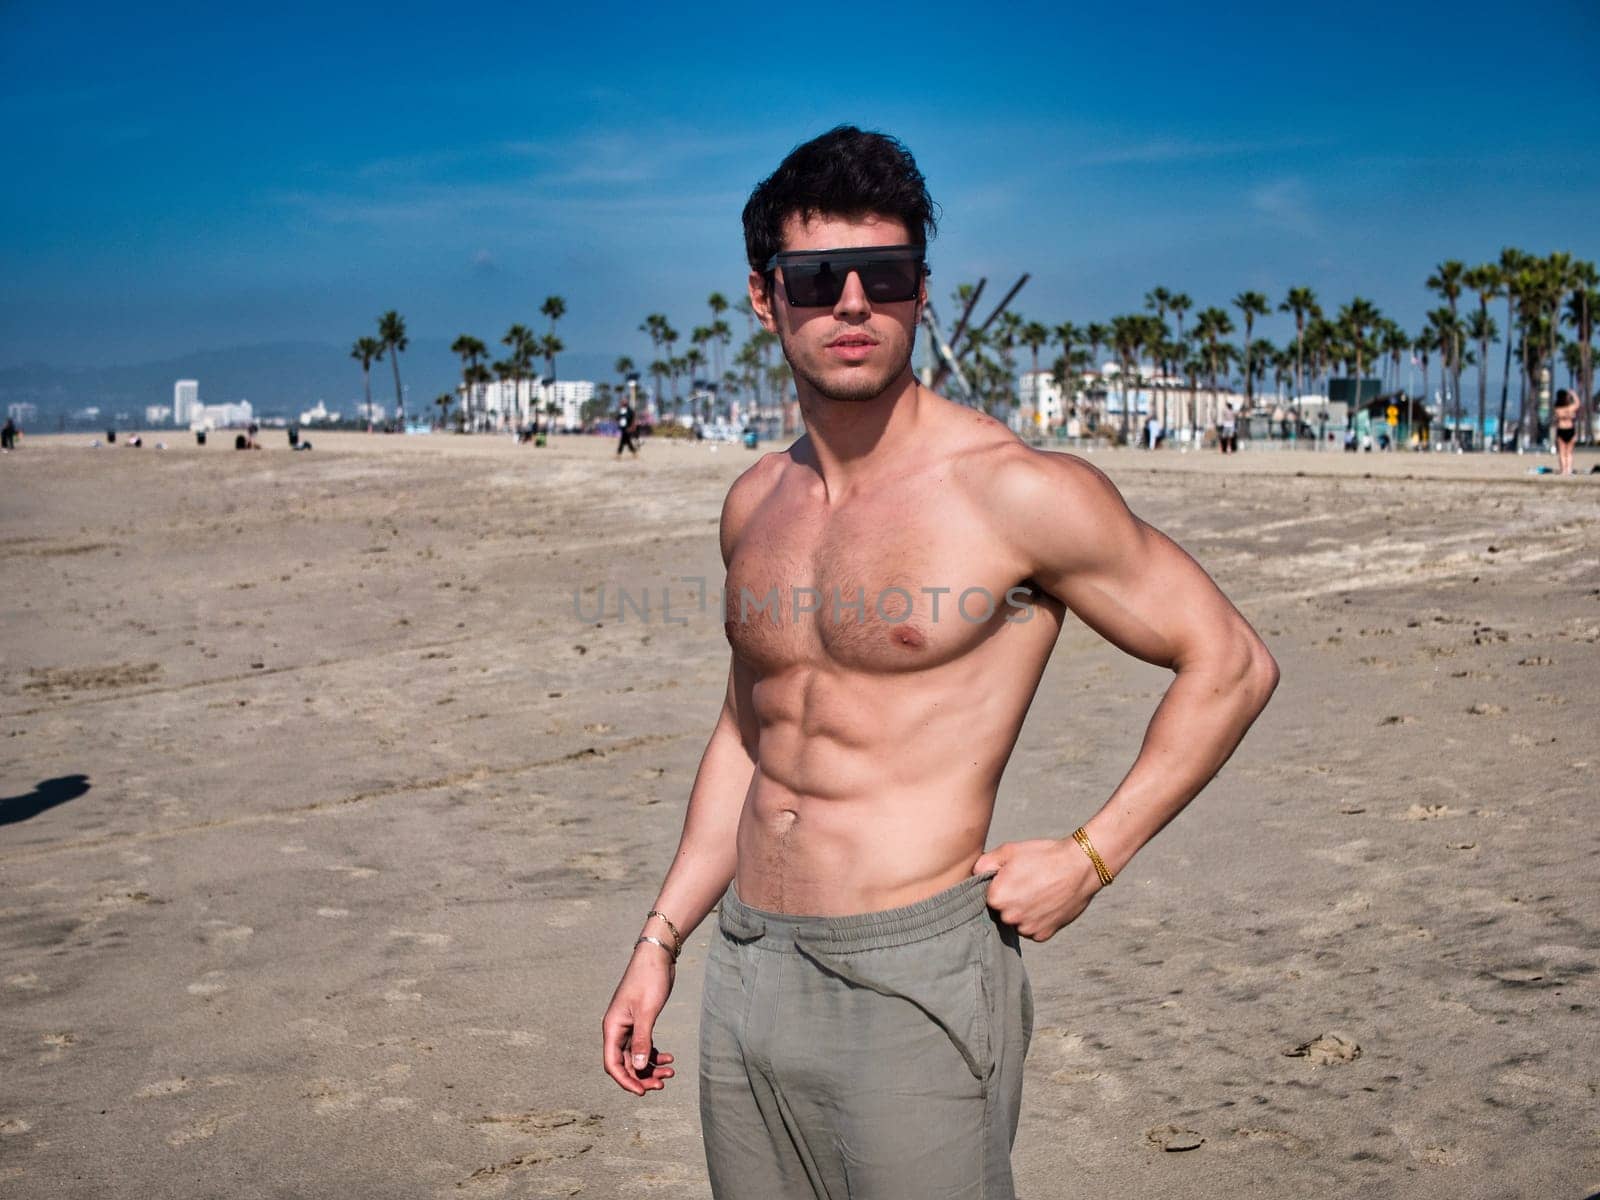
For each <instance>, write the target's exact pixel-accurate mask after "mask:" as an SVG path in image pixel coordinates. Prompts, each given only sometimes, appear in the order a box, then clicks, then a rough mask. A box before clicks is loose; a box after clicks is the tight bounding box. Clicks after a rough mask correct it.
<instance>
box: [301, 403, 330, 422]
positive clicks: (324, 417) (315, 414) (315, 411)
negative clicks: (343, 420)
mask: <svg viewBox="0 0 1600 1200" xmlns="http://www.w3.org/2000/svg"><path fill="white" fill-rule="evenodd" d="M338 419H339V414H338V413H336V412H332V411H330V410H329V408H328V406H327V405H326V404H324V403H323V402H322V401H321V400H318V401H317V403H316V405H315V406H314V407H312V408H308V409H306V411H305V412H303V413H301V414H300V424H302V425H332V424H333V423H334V422H335V421H337V420H338Z"/></svg>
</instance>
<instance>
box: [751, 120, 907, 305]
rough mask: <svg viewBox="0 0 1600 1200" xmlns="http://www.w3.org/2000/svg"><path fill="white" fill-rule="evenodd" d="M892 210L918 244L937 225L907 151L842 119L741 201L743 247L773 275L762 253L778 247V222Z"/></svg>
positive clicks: (756, 265)
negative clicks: (742, 206) (746, 198)
mask: <svg viewBox="0 0 1600 1200" xmlns="http://www.w3.org/2000/svg"><path fill="white" fill-rule="evenodd" d="M869 213H870V214H872V215H873V216H880V217H894V218H895V219H897V220H899V221H900V222H901V223H902V224H903V225H905V227H906V229H907V230H908V231H909V232H910V234H911V240H912V242H913V243H914V244H916V245H918V246H926V245H927V244H928V239H929V238H930V237H932V236H933V233H934V230H935V229H936V228H937V226H938V217H937V216H936V215H935V206H934V203H933V199H932V198H931V197H930V196H929V195H928V184H927V181H926V180H925V179H923V177H922V172H921V171H919V170H918V169H917V161H916V159H914V158H912V157H911V151H909V150H907V149H906V148H905V146H904V145H903V144H902V143H901V142H900V141H899V139H897V138H893V137H890V136H889V135H888V134H885V133H871V132H864V131H863V130H860V129H857V128H856V127H855V126H854V125H840V126H838V127H837V128H834V129H830V130H828V132H827V133H824V134H822V135H821V136H820V137H815V138H812V139H811V140H810V141H809V142H805V143H803V144H801V145H799V146H796V147H795V148H794V149H793V150H791V151H789V156H788V157H787V158H785V159H784V160H783V161H782V162H781V163H779V164H778V169H777V170H776V171H774V172H773V173H772V174H771V175H768V176H767V177H766V178H765V179H763V180H762V181H761V182H760V183H758V184H757V185H756V189H755V191H753V192H751V193H750V199H749V200H748V201H746V202H745V206H744V249H745V255H746V257H748V258H749V260H750V269H751V270H753V271H761V272H762V273H763V274H766V275H767V285H768V286H769V287H770V286H771V284H772V277H771V275H770V273H768V272H767V271H766V266H767V260H768V259H770V258H771V257H772V256H773V255H774V254H776V253H778V251H780V250H782V249H783V223H784V222H785V221H787V220H788V219H789V218H790V217H792V216H794V215H796V214H799V216H800V218H801V219H802V220H804V219H807V218H810V217H812V216H815V215H817V214H824V215H828V216H843V217H856V216H863V215H866V214H869Z"/></svg>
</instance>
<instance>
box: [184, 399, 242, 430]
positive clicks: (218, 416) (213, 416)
mask: <svg viewBox="0 0 1600 1200" xmlns="http://www.w3.org/2000/svg"><path fill="white" fill-rule="evenodd" d="M254 420H255V410H254V409H252V408H251V407H250V401H248V400H241V401H239V403H237V404H196V405H195V406H194V410H193V411H192V412H191V413H190V414H189V428H190V429H226V428H227V427H228V426H230V425H248V424H250V423H251V422H252V421H254Z"/></svg>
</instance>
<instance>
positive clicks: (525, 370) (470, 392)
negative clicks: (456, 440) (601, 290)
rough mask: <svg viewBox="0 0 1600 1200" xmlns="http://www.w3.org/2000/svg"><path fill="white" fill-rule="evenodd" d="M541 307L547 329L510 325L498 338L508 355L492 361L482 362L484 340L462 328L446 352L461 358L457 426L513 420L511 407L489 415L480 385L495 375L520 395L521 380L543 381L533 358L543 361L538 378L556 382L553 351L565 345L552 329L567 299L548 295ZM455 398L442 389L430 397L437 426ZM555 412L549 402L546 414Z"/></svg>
mask: <svg viewBox="0 0 1600 1200" xmlns="http://www.w3.org/2000/svg"><path fill="white" fill-rule="evenodd" d="M539 311H540V313H541V314H542V315H544V316H545V317H546V318H548V319H549V322H550V328H549V329H548V330H546V331H545V332H544V333H543V334H539V333H535V332H534V331H533V330H531V329H529V328H528V327H527V326H526V325H524V324H522V323H521V322H517V323H515V324H513V325H512V326H511V327H510V328H509V329H507V330H506V332H505V335H504V336H503V337H501V339H500V344H501V345H502V346H505V347H506V355H505V357H504V358H501V359H497V360H495V361H494V362H490V363H486V362H485V360H486V359H488V357H489V348H488V346H486V345H485V344H484V342H483V341H482V339H480V338H476V337H473V336H472V335H471V334H470V333H463V334H462V335H461V336H460V337H458V338H456V340H455V341H453V342H452V343H450V353H451V354H454V355H455V356H456V357H458V358H459V359H461V394H462V407H461V410H460V412H458V413H457V414H456V424H457V427H458V428H461V429H473V430H480V431H481V430H486V429H488V428H489V427H490V425H491V424H493V423H498V424H499V425H501V426H505V425H507V424H508V423H509V422H511V421H512V420H514V419H515V417H516V415H517V414H516V413H514V412H510V411H501V412H499V413H497V414H495V415H494V416H493V417H491V414H490V413H489V411H488V409H487V406H486V405H485V404H484V403H483V388H484V385H486V384H489V383H492V382H494V381H495V380H497V379H498V380H499V381H501V382H502V383H509V384H510V385H511V387H512V393H511V394H512V396H513V397H516V398H520V397H521V395H522V385H523V383H524V382H526V383H529V384H530V393H531V385H532V384H534V383H536V382H540V381H541V377H540V376H538V375H536V374H535V373H534V370H533V364H534V361H535V360H536V359H541V358H542V359H543V360H544V364H545V371H544V375H543V377H542V381H543V382H547V383H554V382H555V379H556V355H558V354H560V353H561V352H562V351H564V350H565V349H566V345H565V344H564V343H563V342H562V341H561V338H560V337H558V336H557V334H556V323H557V322H558V321H560V320H561V318H562V317H564V316H566V315H567V302H566V300H564V299H563V298H562V297H560V296H546V297H545V299H544V303H543V304H542V305H540V306H539ZM454 402H455V396H454V395H453V394H451V393H450V392H443V393H441V394H440V395H439V396H438V397H437V398H436V399H435V400H434V403H435V404H436V405H438V406H439V421H438V423H439V425H440V427H441V428H442V427H443V426H444V425H446V424H447V423H448V421H449V417H450V407H451V405H452V404H453V403H454ZM530 411H531V415H532V418H533V426H534V431H537V429H538V423H539V412H538V407H537V405H533V404H530ZM554 411H555V406H554V404H553V403H552V404H550V405H547V406H546V412H547V413H553V412H554Z"/></svg>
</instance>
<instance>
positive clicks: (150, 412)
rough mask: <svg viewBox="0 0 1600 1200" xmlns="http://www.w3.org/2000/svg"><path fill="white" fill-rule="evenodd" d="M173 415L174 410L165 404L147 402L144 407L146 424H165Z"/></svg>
mask: <svg viewBox="0 0 1600 1200" xmlns="http://www.w3.org/2000/svg"><path fill="white" fill-rule="evenodd" d="M171 416H172V410H171V409H170V408H168V407H167V406H166V405H165V404H147V405H145V409H144V423H145V424H146V425H165V424H166V423H167V420H168V418H170V417H171Z"/></svg>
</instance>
